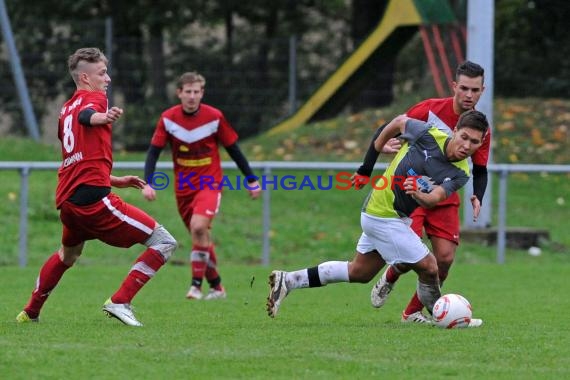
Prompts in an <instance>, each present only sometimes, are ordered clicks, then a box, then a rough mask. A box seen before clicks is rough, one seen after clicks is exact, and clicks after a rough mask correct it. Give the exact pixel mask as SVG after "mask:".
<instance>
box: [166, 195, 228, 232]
mask: <svg viewBox="0 0 570 380" xmlns="http://www.w3.org/2000/svg"><path fill="white" fill-rule="evenodd" d="M221 202H222V191H221V190H210V189H207V190H200V191H197V192H196V193H194V194H193V195H190V196H189V195H184V196H182V195H178V194H177V195H176V203H177V204H178V212H179V213H180V216H181V217H182V220H183V221H184V223H185V225H186V227H189V226H190V219H192V215H194V214H197V215H203V216H205V217H207V218H210V219H213V218H214V216H216V214H218V211H219V209H220V203H221Z"/></svg>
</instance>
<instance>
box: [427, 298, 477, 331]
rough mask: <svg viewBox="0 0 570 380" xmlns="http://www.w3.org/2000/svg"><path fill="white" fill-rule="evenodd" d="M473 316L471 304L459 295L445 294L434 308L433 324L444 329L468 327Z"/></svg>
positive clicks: (436, 302)
mask: <svg viewBox="0 0 570 380" xmlns="http://www.w3.org/2000/svg"><path fill="white" fill-rule="evenodd" d="M471 315H472V310H471V304H470V303H469V301H467V300H466V299H465V298H464V297H463V296H460V295H459V294H445V295H443V296H441V297H440V298H439V299H438V300H437V301H435V304H434V306H433V314H432V317H433V322H434V324H435V325H436V326H438V327H441V328H443V329H455V328H463V327H468V326H469V322H471Z"/></svg>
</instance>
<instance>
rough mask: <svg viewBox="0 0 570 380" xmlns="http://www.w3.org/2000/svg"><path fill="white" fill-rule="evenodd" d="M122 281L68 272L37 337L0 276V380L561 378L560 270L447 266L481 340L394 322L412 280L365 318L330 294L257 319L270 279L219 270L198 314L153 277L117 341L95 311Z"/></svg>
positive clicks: (171, 286)
mask: <svg viewBox="0 0 570 380" xmlns="http://www.w3.org/2000/svg"><path fill="white" fill-rule="evenodd" d="M306 262H307V264H311V263H312V260H310V259H309V258H307V260H306ZM283 269H296V267H295V266H285V267H284V268H283ZM126 270H127V268H126V266H123V267H119V266H98V265H93V266H91V265H84V264H79V265H78V266H77V267H75V268H72V269H71V270H70V271H69V272H68V273H67V274H66V275H65V276H64V278H63V280H62V282H61V283H60V286H59V287H58V288H57V290H56V291H54V292H53V294H52V296H51V297H50V299H49V301H48V302H47V303H46V306H45V308H44V313H43V314H42V317H41V318H42V321H41V322H40V323H39V324H27V325H17V324H16V323H15V322H14V320H13V318H14V317H15V315H16V313H17V312H18V311H19V310H20V308H21V307H22V303H23V302H24V301H25V300H26V299H27V297H28V295H29V291H30V290H31V286H32V285H33V278H34V277H35V274H36V268H25V269H20V268H16V267H2V268H0V274H1V276H2V284H3V286H2V293H3V297H2V301H3V302H2V304H1V306H0V315H1V318H0V329H1V334H0V346H1V347H2V350H1V351H0V369H1V370H2V378H4V379H40V378H41V379H60V378H64V377H65V378H81V379H91V378H93V379H119V378H141V379H157V378H160V379H163V378H173V379H177V378H212V379H258V378H259V379H261V378H264V379H267V378H272V379H349V378H350V379H370V378H397V379H561V378H567V377H568V376H570V359H569V357H570V331H569V330H570V328H569V327H568V323H567V320H566V319H565V318H564V315H566V314H567V311H568V310H569V308H570V301H569V299H568V297H567V295H566V291H565V290H564V289H566V288H567V273H568V266H560V265H558V264H555V263H550V264H549V263H543V264H542V265H536V266H533V265H528V264H526V263H523V264H509V265H503V266H499V265H496V264H475V265H473V264H470V265H468V264H459V265H457V266H456V267H455V268H454V271H453V274H452V276H451V277H450V278H449V280H448V282H447V283H446V286H445V288H444V289H445V290H446V291H448V292H460V293H462V294H464V295H465V296H466V297H468V299H469V300H470V301H471V303H472V304H473V308H474V311H475V314H476V315H477V316H478V317H481V318H483V319H484V320H485V324H484V326H483V327H482V328H479V329H464V330H442V329H438V328H435V327H426V326H420V325H404V324H402V323H400V321H399V315H400V312H401V310H402V308H403V307H404V306H405V303H406V302H407V300H408V297H409V296H410V295H411V293H412V291H413V289H414V286H415V283H414V281H415V279H414V276H413V275H407V276H405V277H403V278H402V279H401V281H400V282H399V284H398V286H397V287H396V289H395V290H394V292H393V293H392V295H391V298H390V300H389V302H388V303H387V304H386V305H385V306H384V308H382V309H379V310H376V309H373V308H372V307H371V306H370V304H369V290H370V286H369V285H360V284H333V285H329V286H327V287H324V288H320V289H301V290H295V291H293V292H292V293H290V294H289V296H288V298H287V299H286V300H285V301H284V303H283V305H282V308H281V312H280V314H279V315H278V316H277V318H275V319H271V318H269V317H267V315H266V314H265V310H264V302H265V297H266V295H267V289H268V286H267V285H266V279H267V275H268V274H269V271H270V269H269V268H263V267H260V266H239V265H222V267H221V272H222V274H223V275H224V279H225V284H226V286H227V288H228V294H229V297H228V299H226V300H220V301H210V302H207V301H187V300H185V298H184V294H185V291H186V283H187V275H188V272H187V268H185V267H180V266H167V267H165V268H163V270H162V271H161V272H159V273H158V275H157V276H156V277H155V278H154V279H153V280H152V282H150V283H149V284H148V286H146V287H145V288H144V289H143V291H141V293H140V294H139V295H138V296H137V298H136V299H135V302H134V305H135V307H136V312H137V316H138V317H139V319H140V320H141V321H142V322H143V323H144V324H145V326H144V327H143V328H129V327H127V326H124V325H122V324H121V323H120V322H118V321H117V320H114V319H108V318H106V317H105V316H104V315H103V313H102V312H101V311H100V308H101V306H102V303H103V301H104V300H105V299H106V297H108V296H109V295H110V294H111V293H112V292H114V290H115V288H116V287H117V286H118V285H119V282H120V279H121V278H122V276H123V275H124V274H125V271H126ZM252 279H253V280H254V281H253V284H251V282H252Z"/></svg>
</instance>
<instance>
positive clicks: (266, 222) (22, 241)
mask: <svg viewBox="0 0 570 380" xmlns="http://www.w3.org/2000/svg"><path fill="white" fill-rule="evenodd" d="M60 165H61V163H60V162H25V161H3V162H0V170H18V171H19V173H20V226H19V235H20V237H19V259H18V261H19V265H20V266H22V267H24V266H26V264H27V246H28V194H29V176H30V174H31V172H32V171H33V170H57V169H58V168H59V167H60ZM250 166H251V167H252V169H257V170H260V171H261V172H262V174H263V175H264V176H266V177H269V176H270V175H271V173H272V170H345V171H348V172H351V173H352V172H353V171H354V170H355V169H356V168H358V167H359V166H360V163H359V162H358V163H357V162H344V163H343V162H293V161H292V162H281V161H254V162H251V163H250ZM386 166H387V164H386V163H379V164H376V166H375V169H376V170H380V169H385V168H386ZM222 168H223V169H236V165H235V164H234V163H233V162H223V163H222ZM113 169H114V170H115V169H117V170H119V169H130V170H137V171H139V172H140V171H142V170H143V169H144V163H143V162H115V163H114V165H113ZM156 169H157V170H172V163H166V162H159V163H157V166H156ZM488 170H489V172H491V173H498V174H499V193H498V196H499V199H498V205H499V206H498V210H497V211H498V218H497V262H498V263H499V264H502V263H504V262H505V249H506V242H507V240H506V230H507V225H506V223H507V220H506V216H507V202H506V199H507V179H508V176H509V173H515V172H518V173H543V172H544V173H570V165H530V164H529V165H527V164H490V165H489V166H488ZM262 200H263V201H262V202H263V206H262V207H263V211H262V212H263V216H262V218H263V244H262V256H261V262H262V264H263V265H269V252H270V238H269V235H270V234H269V231H270V226H271V190H266V191H263V193H262Z"/></svg>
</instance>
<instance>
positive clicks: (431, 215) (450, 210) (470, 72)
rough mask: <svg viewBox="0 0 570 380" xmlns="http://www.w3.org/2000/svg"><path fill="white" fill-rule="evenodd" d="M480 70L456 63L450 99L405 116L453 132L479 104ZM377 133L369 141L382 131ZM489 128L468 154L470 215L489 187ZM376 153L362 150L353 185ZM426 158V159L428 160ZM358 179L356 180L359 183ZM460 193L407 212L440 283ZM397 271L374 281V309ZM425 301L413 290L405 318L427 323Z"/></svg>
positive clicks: (453, 244)
mask: <svg viewBox="0 0 570 380" xmlns="http://www.w3.org/2000/svg"><path fill="white" fill-rule="evenodd" d="M483 82H484V70H483V68H482V67H481V66H480V65H478V64H476V63H473V62H470V61H466V62H464V63H462V64H461V65H459V66H458V67H457V70H456V75H455V82H453V96H452V97H448V98H437V99H427V100H424V101H422V102H420V103H418V104H416V105H414V106H412V107H411V108H410V109H409V110H408V111H407V112H406V115H407V116H408V117H411V118H414V119H419V120H423V121H427V122H429V123H432V124H434V125H436V126H437V127H438V129H440V130H442V131H445V132H447V133H448V134H451V133H452V131H453V130H454V128H455V126H456V124H457V121H458V120H459V117H460V116H461V115H462V114H463V113H464V112H466V111H469V110H472V109H474V108H475V106H476V105H477V102H478V101H479V98H480V97H481V95H482V94H483V91H484V90H485V87H484V85H483ZM381 129H382V127H380V128H379V131H380V130H381ZM379 131H377V133H376V134H375V136H374V138H373V140H372V141H374V140H375V139H376V136H377V135H378V134H379V133H380V132H379ZM490 142H491V131H490V130H489V132H488V133H487V134H486V135H485V138H484V140H483V144H482V145H481V147H480V148H479V149H478V150H477V151H476V152H475V153H474V154H473V156H472V157H471V160H472V163H473V196H471V204H472V207H473V217H474V218H477V217H478V215H479V212H480V210H481V202H482V201H483V195H484V194H485V189H486V187H487V161H488V158H489V151H490V145H491V144H490ZM400 146H401V145H400V141H399V140H398V139H392V140H391V141H390V142H389V143H388V144H387V146H386V147H385V148H384V151H383V152H384V153H396V152H397V151H398V150H399V148H400ZM377 157H378V152H377V151H376V150H375V149H374V146H373V144H371V145H370V147H369V149H368V152H367V153H366V156H365V159H364V163H363V165H362V166H361V167H360V168H359V169H358V170H357V172H356V174H355V177H354V181H355V186H356V187H357V188H362V187H363V186H364V184H366V183H367V182H368V181H367V179H368V178H367V177H370V174H371V173H372V169H373V167H374V163H375V162H376V158H377ZM427 158H428V157H426V160H427ZM359 182H360V183H359ZM459 205H460V200H459V195H458V194H457V193H453V194H452V195H451V196H450V197H449V198H447V199H446V200H444V201H443V202H441V203H439V204H438V205H437V206H436V207H434V208H431V209H426V208H423V207H419V208H417V209H416V210H415V211H414V212H413V213H412V215H411V218H412V226H411V228H412V229H413V230H414V231H415V232H416V233H417V234H418V235H419V236H420V237H421V236H422V235H423V230H424V229H425V232H426V235H427V236H428V237H429V239H430V241H431V245H432V250H433V253H434V255H435V257H436V259H437V265H438V268H439V280H440V283H441V284H442V283H443V282H444V281H445V279H446V278H447V276H448V273H449V269H450V267H451V265H452V264H453V260H454V259H455V253H456V250H457V246H458V244H459V229H460V221H459ZM400 274H401V271H400V270H399V269H398V265H391V266H389V267H388V269H387V270H386V271H385V272H384V273H383V275H382V276H381V278H380V279H379V280H378V282H377V283H376V285H374V287H373V288H372V292H371V294H370V299H371V302H372V305H373V306H374V307H381V306H382V305H383V304H384V302H385V301H386V299H387V297H388V295H389V294H390V292H391V290H392V288H393V287H394V285H395V282H396V281H397V280H398V278H399V276H400ZM422 309H423V305H422V303H421V301H420V300H419V298H418V295H417V292H416V293H415V294H414V296H413V297H412V299H411V300H410V302H409V304H408V306H407V307H406V309H405V310H404V311H403V313H402V321H403V322H417V323H426V322H428V319H427V318H426V317H425V316H424V315H423V314H422ZM480 324H482V320H481V319H477V318H474V319H473V320H472V322H471V326H472V327H475V325H480Z"/></svg>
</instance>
